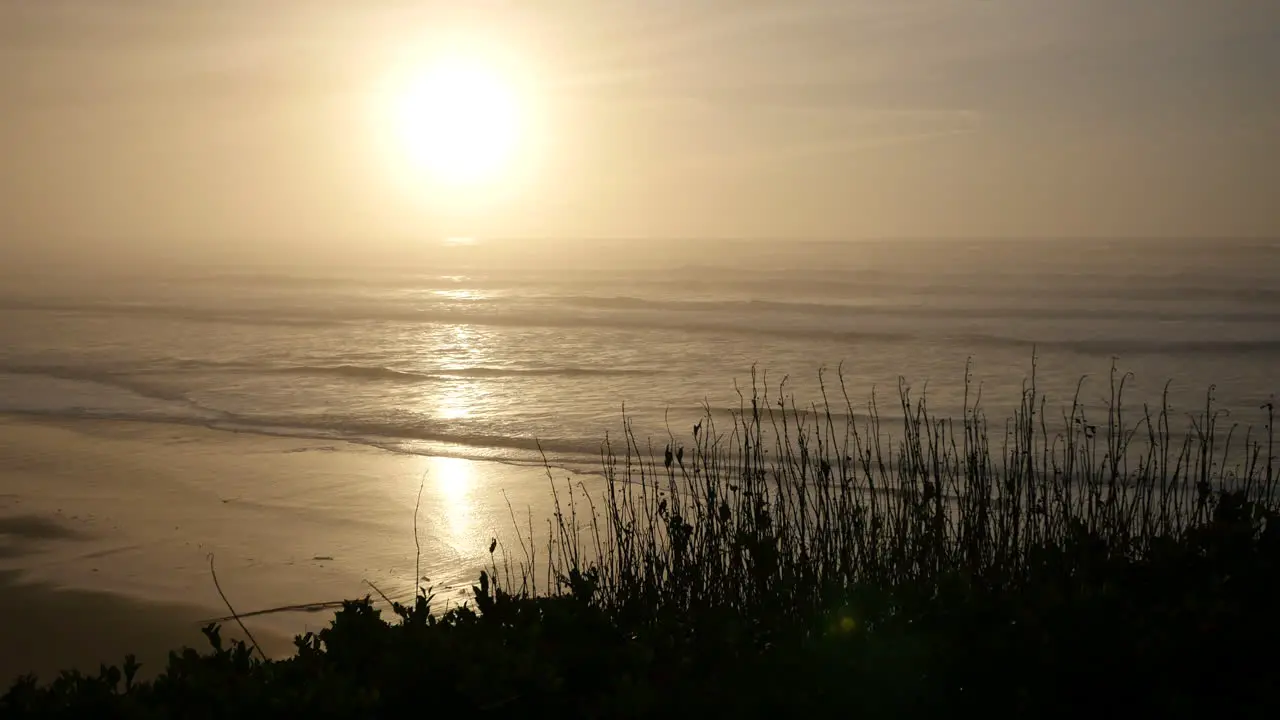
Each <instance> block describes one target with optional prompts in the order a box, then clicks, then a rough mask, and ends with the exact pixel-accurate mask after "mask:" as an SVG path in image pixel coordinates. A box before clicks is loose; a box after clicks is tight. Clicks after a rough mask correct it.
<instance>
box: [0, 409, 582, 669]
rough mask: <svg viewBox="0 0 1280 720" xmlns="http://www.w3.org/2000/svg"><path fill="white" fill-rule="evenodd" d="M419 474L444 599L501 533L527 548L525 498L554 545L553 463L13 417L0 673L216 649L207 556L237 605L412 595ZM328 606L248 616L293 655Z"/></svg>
mask: <svg viewBox="0 0 1280 720" xmlns="http://www.w3.org/2000/svg"><path fill="white" fill-rule="evenodd" d="M567 475H568V474H567V473H565V472H562V471H558V472H556V473H555V476H556V478H557V479H558V480H559V481H561V482H563V481H564V480H565V478H566V477H567ZM578 479H584V480H585V482H586V483H587V484H588V486H589V487H592V486H594V487H596V488H598V487H599V482H600V481H599V480H598V479H595V478H589V477H588V478H575V482H576V481H577V480H578ZM420 486H421V488H422V496H421V504H420V507H419V510H418V538H419V542H420V544H421V559H420V568H421V573H422V575H424V576H426V577H427V578H429V580H428V581H426V582H425V583H424V584H426V585H430V586H433V587H434V588H435V592H436V596H437V598H438V599H439V602H440V603H442V604H443V603H444V602H461V601H462V600H465V599H466V597H467V596H468V595H467V589H468V588H469V587H470V584H471V583H473V582H474V581H475V579H476V577H477V575H478V573H479V571H480V570H481V569H482V568H484V567H487V566H488V565H489V564H490V562H491V561H492V558H491V557H490V555H489V552H488V551H489V544H490V541H491V540H492V539H493V538H495V537H496V538H498V539H499V540H500V541H501V543H502V544H503V546H505V547H507V548H508V550H509V552H511V553H513V554H514V555H515V556H517V557H522V556H523V552H522V551H521V550H520V546H519V544H518V542H517V540H516V534H515V529H514V527H513V521H512V511H513V510H514V512H515V514H516V515H517V517H518V520H519V523H520V525H521V527H522V528H524V527H525V526H526V524H527V523H528V519H527V517H528V514H529V513H532V515H533V518H534V522H533V524H534V530H535V534H536V535H538V536H539V539H538V541H537V543H538V544H539V545H540V546H541V548H542V554H543V555H544V556H545V548H546V546H545V540H544V539H543V538H545V528H546V520H545V518H547V517H549V515H550V513H551V511H552V507H551V494H550V492H549V480H548V478H547V474H546V471H545V470H544V469H542V468H533V467H519V466H509V465H504V464H500V463H490V462H474V461H469V460H459V459H453V458H439V457H433V458H428V457H421V456H415V455H405V454H397V453H392V452H388V451H385V450H380V449H377V448H370V447H366V446H361V445H354V444H349V443H342V442H333V441H315V440H307V439H296V438H280V437H270V436H261V435H253V434H246V433H232V432H225V431H217V430H209V429H206V428H202V427H191V426H181V425H167V424H158V423H139V422H122V421H105V420H64V419H59V420H46V419H43V418H30V417H23V416H0V612H3V615H0V617H4V618H6V622H4V623H3V624H2V626H3V629H2V630H0V647H7V648H8V647H11V648H16V649H17V650H18V651H17V652H14V653H8V654H6V657H5V661H4V663H3V664H0V677H3V676H13V675H15V674H17V673H21V672H25V671H28V670H36V671H38V672H40V673H42V674H43V673H46V672H52V669H53V668H63V667H72V666H75V667H89V668H93V669H96V667H97V664H98V663H99V662H101V661H102V660H108V659H110V660H113V661H116V662H118V661H119V660H120V659H121V658H123V656H124V654H125V653H128V652H134V653H136V654H138V655H139V657H140V658H144V659H146V658H147V657H148V654H149V656H150V657H152V658H158V659H160V660H162V659H163V657H164V654H165V652H166V651H167V650H168V649H174V648H177V647H178V646H181V645H183V644H187V645H192V646H194V647H203V644H204V638H203V637H202V636H201V635H200V634H199V627H200V626H201V625H202V624H203V622H206V621H208V620H210V619H213V618H217V617H223V616H226V615H227V614H228V613H227V611H226V606H225V605H224V603H223V601H222V599H221V597H220V596H219V594H218V592H217V589H216V587H215V585H214V583H213V580H212V577H211V574H210V568H209V564H210V556H212V557H213V559H214V563H215V567H216V569H217V575H218V579H219V581H220V583H221V585H222V589H223V590H224V591H225V592H226V594H227V596H228V598H229V599H230V601H231V603H232V604H233V606H234V607H235V609H236V611H237V612H239V613H241V614H251V613H256V612H258V611H262V610H269V609H273V608H280V607H290V606H314V605H323V604H324V603H328V602H334V601H339V600H341V599H343V598H353V597H361V596H364V595H367V594H371V593H372V592H373V591H372V590H371V589H370V585H369V584H368V583H367V582H366V581H368V582H371V583H373V584H375V585H377V587H378V588H379V589H380V590H382V591H383V592H385V593H386V594H388V595H389V596H391V597H392V598H394V599H398V600H399V599H406V598H408V597H411V596H412V593H413V587H414V583H413V577H414V572H415V564H416V563H418V562H419V561H418V560H417V559H416V557H417V549H416V548H415V543H414V507H415V503H416V502H417V497H418V492H419V487H420ZM526 531H527V529H526ZM544 560H545V557H543V558H539V564H540V565H544V562H543V561H544ZM331 617H332V610H321V611H318V612H316V611H313V612H277V613H267V614H263V615H256V616H254V617H252V618H251V619H250V620H249V626H250V630H251V631H252V632H254V633H255V635H258V636H259V638H258V639H259V641H260V642H262V644H263V645H269V646H271V651H272V652H286V653H287V652H288V650H289V648H290V647H291V646H290V643H289V642H288V640H287V639H288V638H291V637H292V635H294V634H296V633H300V632H304V631H306V630H315V629H318V628H320V627H323V626H324V625H326V624H327V623H328V621H329V619H330V618H331ZM18 618H21V621H20V622H14V621H12V620H15V619H18ZM232 624H234V623H232ZM264 637H270V638H271V640H270V641H268V640H265V639H264ZM264 649H267V648H264ZM153 667H154V665H153ZM3 683H4V681H3V680H0V684H3Z"/></svg>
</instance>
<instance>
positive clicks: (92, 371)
mask: <svg viewBox="0 0 1280 720" xmlns="http://www.w3.org/2000/svg"><path fill="white" fill-rule="evenodd" d="M423 248H424V249H423V250H422V251H421V252H419V253H417V254H415V255H414V256H413V258H412V260H406V261H403V262H397V263H394V264H389V263H381V264H373V263H368V264H361V263H356V262H352V263H347V264H343V265H335V264H332V263H330V264H320V263H310V262H308V261H307V260H306V259H305V258H300V259H298V260H297V261H296V262H288V263H281V262H277V263H274V264H270V265H255V266H250V267H245V266H233V265H214V264H207V263H206V264H195V263H191V264H187V265H170V266H165V267H157V266H114V267H105V266H103V267H99V268H94V269H85V268H83V267H82V268H80V269H71V268H69V267H53V266H45V267H42V268H34V269H33V268H31V267H27V268H24V269H22V270H21V271H19V270H16V269H11V270H10V271H3V270H0V276H2V278H0V412H4V413H17V414H28V415H40V416H55V417H62V416H74V417H86V416H87V417H101V418H110V419H117V420H148V421H158V422H167V423H179V424H187V425H192V424H194V425H203V426H208V427H212V428H217V429H227V430H235V431H239V432H244V433H258V434H264V435H286V436H297V437H305V438H322V439H323V438H331V439H335V440H348V441H353V442H357V443H363V444H368V445H374V446H377V447H381V448H386V449H389V450H394V451H396V452H403V453H416V454H425V455H437V456H452V457H461V458H471V459H486V460H497V461H502V462H509V463H538V462H541V459H542V457H543V455H544V454H545V456H546V458H547V459H548V460H549V461H550V462H551V463H552V464H555V465H558V466H563V467H568V468H572V469H576V470H580V471H590V470H591V469H593V468H596V467H598V465H599V456H600V451H601V443H602V441H603V440H604V439H605V437H606V433H609V434H611V436H612V437H613V438H615V439H616V438H617V436H618V433H619V432H620V430H621V428H622V419H623V417H624V413H625V415H626V416H627V417H629V418H631V420H632V421H633V423H634V427H635V429H636V432H637V433H638V434H639V435H640V436H641V437H642V438H644V437H647V436H651V437H653V438H654V442H655V444H656V445H657V446H658V447H661V446H662V445H663V444H664V443H665V442H666V438H667V432H668V428H669V429H670V431H671V432H672V433H674V434H676V435H677V436H686V435H687V434H688V431H689V429H690V427H691V426H692V425H693V423H695V422H697V421H698V420H699V419H701V416H702V414H703V412H704V410H705V409H707V408H709V409H711V410H712V411H713V412H717V413H722V412H724V411H726V410H729V409H734V408H737V407H739V403H740V396H739V391H740V390H741V391H743V392H746V393H747V394H748V404H749V393H750V388H751V374H752V369H753V368H755V369H756V370H757V379H758V381H759V382H762V383H763V382H764V380H765V378H767V381H768V385H769V393H770V395H773V396H776V395H777V393H778V388H779V383H780V382H781V381H782V380H783V378H784V377H785V378H786V383H785V385H784V386H782V391H783V392H784V393H785V394H786V395H788V396H793V397H794V400H795V402H796V403H797V404H798V405H799V406H801V407H811V406H812V405H813V404H817V406H818V407H820V408H821V407H822V395H821V392H820V388H819V383H818V378H819V372H820V371H824V369H825V373H826V374H825V378H826V381H827V383H828V396H829V398H830V399H831V400H832V406H833V409H834V410H835V411H836V412H838V413H846V411H847V406H846V405H845V402H844V400H843V399H838V400H837V397H838V395H839V387H838V380H837V375H836V373H837V369H839V370H840V371H841V372H842V373H843V380H844V386H845V388H846V389H847V391H848V394H849V398H850V400H851V405H850V406H848V407H852V409H853V411H854V414H855V415H858V414H861V413H865V412H867V411H868V407H867V401H868V400H869V399H870V397H871V393H872V391H873V390H874V391H875V392H876V396H877V398H878V401H879V408H880V412H881V415H882V416H883V417H885V418H886V419H887V420H888V421H889V424H890V426H891V423H892V420H893V418H894V417H895V416H900V415H901V409H900V408H899V407H898V405H897V391H898V383H899V379H900V378H902V379H904V381H905V382H907V383H908V384H909V385H910V386H911V387H912V389H913V393H919V392H921V391H927V393H928V398H929V403H930V406H931V408H932V409H933V410H935V411H937V412H938V413H940V414H944V415H946V414H951V415H958V414H959V413H961V412H962V411H963V410H962V405H963V398H964V390H965V387H964V380H965V374H966V366H967V364H968V363H970V362H972V369H971V374H972V379H973V389H976V388H977V387H978V386H979V385H981V389H982V397H983V403H984V406H985V407H986V408H987V412H988V414H989V415H990V416H991V417H992V418H993V419H997V424H1000V423H999V421H998V418H1000V417H1001V415H1002V414H1003V413H1007V412H1008V411H1010V410H1012V408H1013V407H1014V406H1016V405H1017V403H1018V401H1019V398H1020V393H1021V387H1022V385H1023V383H1024V381H1026V380H1027V379H1028V376H1029V374H1030V372H1031V369H1032V360H1033V357H1035V360H1036V374H1037V385H1038V387H1039V388H1040V390H1041V391H1043V392H1045V393H1046V394H1047V395H1048V398H1049V404H1048V407H1049V408H1050V410H1052V411H1054V412H1058V411H1060V410H1061V409H1062V408H1064V407H1069V406H1070V404H1071V402H1072V398H1073V396H1074V394H1075V392H1076V388H1077V384H1078V382H1079V381H1080V380H1081V378H1082V377H1085V376H1087V378H1088V379H1087V380H1086V381H1085V383H1084V385H1083V386H1082V390H1081V394H1080V399H1081V401H1082V402H1083V404H1084V405H1085V406H1087V407H1089V408H1091V409H1094V410H1096V409H1098V408H1101V407H1105V404H1106V399H1107V397H1108V396H1109V394H1110V386H1109V383H1110V371H1111V368H1112V365H1113V363H1114V365H1115V367H1116V368H1117V369H1118V370H1119V371H1120V372H1121V373H1132V374H1133V375H1132V378H1131V379H1130V380H1128V381H1127V384H1126V388H1127V389H1126V397H1127V398H1128V399H1129V400H1130V401H1131V402H1132V403H1133V406H1134V407H1138V408H1140V407H1141V405H1142V403H1144V402H1145V403H1156V404H1158V403H1159V402H1160V399H1161V393H1162V391H1163V390H1164V388H1165V385H1166V383H1169V385H1168V387H1169V398H1170V403H1171V407H1172V408H1173V410H1174V413H1175V416H1185V415H1186V414H1188V413H1195V412H1199V411H1201V410H1203V408H1204V404H1205V394H1206V392H1207V391H1208V390H1209V388H1210V386H1212V387H1213V391H1214V397H1215V400H1216V403H1217V407H1220V408H1222V409H1224V410H1226V411H1229V412H1230V413H1231V415H1230V421H1229V422H1228V423H1227V425H1229V424H1230V423H1231V422H1238V423H1241V424H1244V425H1247V424H1254V425H1257V426H1259V427H1260V425H1261V423H1263V422H1265V418H1266V414H1265V411H1264V410H1262V407H1263V406H1265V405H1266V404H1267V403H1268V402H1271V401H1272V399H1273V398H1274V396H1275V394H1276V392H1277V389H1280V372H1277V368H1280V286H1277V284H1276V280H1277V278H1280V241H1270V240H1252V241H1243V240H1234V241H1228V240H1214V239H1203V240H1108V241H1101V240H1070V239H1059V240H998V241H996V240H988V241H981V240H972V241H968V240H946V241H943V240H937V241H926V240H881V241H856V242H837V241H829V242H827V241H823V242H818V241H805V242H801V241H787V240H770V241H765V240H760V241H746V240H740V241H712V240H688V241H662V242H657V241H647V240H635V241H625V240H611V241H544V240H536V241H515V240H489V241H485V240H468V239H452V240H448V241H442V242H436V241H432V242H429V243H424V244H423Z"/></svg>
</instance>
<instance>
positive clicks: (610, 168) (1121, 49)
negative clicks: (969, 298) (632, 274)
mask: <svg viewBox="0 0 1280 720" xmlns="http://www.w3.org/2000/svg"><path fill="white" fill-rule="evenodd" d="M446 36H447V37H451V38H455V39H456V38H472V39H474V41H475V42H476V43H477V46H485V47H497V48H501V49H502V50H503V51H504V52H505V57H506V58H507V59H514V61H515V62H516V63H517V65H518V66H519V67H520V69H521V71H522V73H523V75H522V77H524V78H526V79H527V80H528V83H529V85H528V87H529V88H531V90H530V92H531V93H532V96H533V97H534V99H535V100H536V107H531V108H530V109H529V111H528V113H529V122H530V123H533V122H534V120H535V119H536V120H537V130H538V131H537V133H536V136H535V137H534V140H533V141H531V143H532V145H531V146H533V147H536V150H537V152H536V153H531V154H530V157H533V158H535V160H536V163H535V164H534V165H533V168H532V170H531V172H530V174H529V175H528V177H527V182H525V183H524V184H522V185H520V186H518V187H516V188H515V189H513V190H510V191H509V192H504V193H499V192H497V191H494V192H492V193H486V194H483V195H480V194H473V195H472V196H470V197H469V198H468V202H466V203H462V204H459V202H458V199H457V198H445V197H442V196H440V195H439V194H437V193H433V192H431V191H430V189H429V188H427V187H426V186H425V185H424V184H421V183H417V182H415V181H414V178H412V177H410V176H408V175H406V174H405V173H404V172H402V171H397V170H395V169H394V168H393V167H392V166H391V165H390V164H389V163H388V162H387V156H386V153H385V150H386V148H387V137H386V132H385V131H384V126H383V125H380V124H379V120H378V117H379V112H380V111H379V109H378V108H379V107H380V106H379V104H378V102H377V93H378V92H379V88H380V87H382V86H383V85H384V84H385V78H386V76H387V74H388V72H389V70H390V68H392V67H394V66H396V63H397V62H398V59H399V58H403V57H404V56H405V54H406V53H414V52H418V51H421V50H422V49H423V48H429V47H431V46H432V44H433V43H438V42H439V41H440V38H442V37H446ZM1278 77H1280V3H1277V2H1274V1H1273V0H1256V1H1253V0H786V1H785V2H784V1H781V0H771V1H768V2H766V1H764V0H643V1H640V0H635V1H626V2H623V1H622V0H615V1H610V0H573V1H570V0H530V1H525V2H514V1H513V2H483V1H481V2H476V1H469V2H458V1H456V0H455V1H454V2H411V1H410V0H362V1H361V2H351V1H350V0H341V1H338V0H310V1H306V2H303V1H301V0H299V1H297V2H286V1H284V0H220V1H218V2H213V1H212V0H209V1H197V0H190V1H186V2H183V1H180V0H0V244H3V245H4V246H6V247H7V248H9V249H10V250H12V249H13V248H16V247H19V246H25V247H30V246H33V245H39V246H41V247H45V248H63V249H66V248H75V249H77V251H79V250H83V249H85V248H90V247H92V248H97V249H99V250H106V251H108V252H114V251H117V250H124V249H137V248H150V249H151V250H154V251H165V252H171V253H172V252H185V251H186V250H188V249H210V248H235V247H253V248H257V249H277V250H283V249H288V250H289V251H293V250H295V249H297V248H299V247H314V248H318V249H328V250H333V249H335V248H343V247H346V248H352V247H360V248H374V247H380V246H382V245H387V246H390V245H392V244H394V243H406V242H416V241H417V240H418V239H419V238H434V237H438V236H440V235H442V234H446V235H447V234H467V235H480V236H484V235H507V236H511V235H518V236H566V235H569V236H628V237H652V236H706V235H714V236H742V235H745V236H823V237H835V236H841V237H843V236H850V237H858V236H989V235H1001V236H1006V235H1075V234H1081V235H1182V236H1187V235H1217V234H1230V235H1280V210H1278V209H1277V204H1276V202H1275V197H1276V193H1277V188H1280V81H1277V78H1278ZM531 127H532V125H531Z"/></svg>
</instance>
